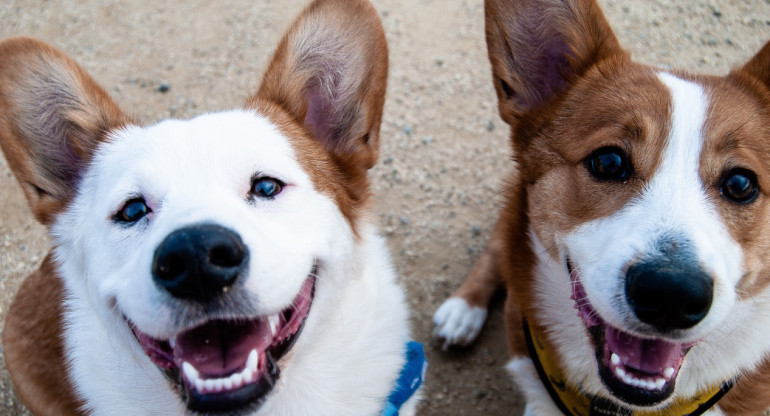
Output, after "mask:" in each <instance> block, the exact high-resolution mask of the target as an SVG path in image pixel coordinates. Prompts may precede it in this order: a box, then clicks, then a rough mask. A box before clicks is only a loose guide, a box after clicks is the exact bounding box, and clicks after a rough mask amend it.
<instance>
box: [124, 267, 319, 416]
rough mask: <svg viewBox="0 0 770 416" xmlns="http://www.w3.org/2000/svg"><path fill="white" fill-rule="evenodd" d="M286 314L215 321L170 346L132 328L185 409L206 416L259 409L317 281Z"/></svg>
mask: <svg viewBox="0 0 770 416" xmlns="http://www.w3.org/2000/svg"><path fill="white" fill-rule="evenodd" d="M313 275H314V274H313V273H311V276H309V277H308V278H307V280H306V281H305V282H304V283H303V285H302V288H301V289H300V291H299V294H298V295H297V296H296V297H295V299H294V301H293V302H292V304H291V305H290V306H289V307H287V308H286V309H284V310H283V311H281V312H279V313H277V314H274V315H270V316H260V317H256V318H254V319H250V320H211V321H208V322H206V323H204V324H202V325H200V326H197V327H195V328H192V329H189V330H185V331H182V332H180V333H179V334H177V335H176V336H175V337H174V338H172V339H170V340H158V339H154V338H152V337H150V336H148V335H146V334H144V333H142V332H141V331H139V330H138V329H137V328H136V326H135V325H133V324H131V323H130V322H129V325H130V326H131V329H132V330H133V332H134V334H135V335H136V338H137V340H139V343H140V344H141V346H142V348H143V349H144V351H145V353H146V354H147V356H148V357H149V358H150V360H152V362H153V363H155V364H156V365H157V366H158V367H160V368H161V369H162V370H164V371H165V373H166V375H167V376H168V377H169V378H170V379H171V380H172V381H173V382H174V383H176V385H177V386H178V387H179V390H180V393H181V396H182V398H183V400H185V401H186V404H187V408H188V409H190V410H192V411H195V412H202V413H219V412H231V411H236V410H239V409H243V408H247V407H256V406H259V405H260V404H261V403H262V401H263V399H264V397H265V396H266V395H267V393H269V392H270V390H271V389H272V388H273V385H274V384H275V383H276V381H277V379H278V375H279V368H278V365H277V361H278V360H279V359H280V358H281V357H283V355H284V354H286V352H287V351H288V350H289V349H290V348H291V346H292V344H293V343H294V341H295V340H296V338H297V335H298V334H299V333H300V331H301V329H302V327H303V324H304V323H305V319H306V318H307V315H308V312H309V311H310V305H311V303H312V300H313V295H314V291H315V277H314V276H313Z"/></svg>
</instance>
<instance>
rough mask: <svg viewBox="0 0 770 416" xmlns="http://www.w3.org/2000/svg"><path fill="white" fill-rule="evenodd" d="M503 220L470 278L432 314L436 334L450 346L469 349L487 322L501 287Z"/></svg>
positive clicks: (497, 225) (493, 233)
mask: <svg viewBox="0 0 770 416" xmlns="http://www.w3.org/2000/svg"><path fill="white" fill-rule="evenodd" d="M504 226H505V224H504V221H500V220H498V221H497V224H495V228H494V230H493V231H492V237H491V238H490V240H489V244H488V245H487V248H486V250H484V253H482V254H481V257H479V259H478V260H477V261H476V264H475V265H474V266H473V270H471V273H470V275H468V278H467V279H465V282H463V284H462V285H461V286H460V287H459V288H458V289H457V290H456V291H455V292H454V293H453V294H452V296H451V297H450V298H449V299H447V300H446V301H444V303H443V304H442V305H441V306H440V307H439V308H438V310H437V311H436V313H435V314H434V315H433V323H434V324H435V325H436V334H437V335H438V336H439V337H441V338H442V339H444V349H446V348H447V347H448V346H450V345H459V346H466V345H468V344H470V343H472V342H473V341H474V340H475V339H476V337H477V336H478V335H479V332H480V331H481V328H482V327H483V326H484V321H486V319H487V307H488V306H489V301H490V299H491V298H492V295H493V294H494V293H495V291H496V290H497V288H498V287H499V286H500V273H499V270H498V266H497V264H498V258H499V257H500V253H501V251H502V246H503V233H502V228H504Z"/></svg>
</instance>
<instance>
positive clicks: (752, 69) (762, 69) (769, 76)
mask: <svg viewBox="0 0 770 416" xmlns="http://www.w3.org/2000/svg"><path fill="white" fill-rule="evenodd" d="M736 71H737V72H739V73H742V74H745V75H748V76H750V77H752V78H754V79H755V80H757V81H759V82H761V83H762V84H764V86H765V88H767V89H768V90H770V42H767V43H765V46H763V47H762V49H760V50H759V52H757V54H756V55H754V57H753V58H751V60H750V61H749V62H747V63H746V65H744V66H743V67H742V68H739V69H736Z"/></svg>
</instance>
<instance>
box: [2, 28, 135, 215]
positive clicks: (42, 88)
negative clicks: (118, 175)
mask: <svg viewBox="0 0 770 416" xmlns="http://www.w3.org/2000/svg"><path fill="white" fill-rule="evenodd" d="M127 122H128V120H127V118H126V117H125V116H124V115H123V113H122V112H121V111H120V109H118V107H117V106H116V105H115V103H113V102H112V100H111V99H110V98H109V97H108V96H107V93H105V92H104V90H102V89H101V88H100V87H99V86H98V85H96V83H95V82H94V80H93V79H91V77H89V76H88V74H86V72H85V71H84V70H83V69H82V68H81V67H79V66H78V65H77V64H76V63H75V62H74V61H72V60H71V59H69V58H68V57H67V56H65V55H64V54H63V53H62V52H60V51H58V50H56V49H54V48H53V47H51V46H48V45H46V44H44V43H42V42H40V41H37V40H34V39H30V38H13V39H9V40H6V41H4V42H2V43H0V147H2V149H3V153H4V154H5V158H6V160H7V161H8V165H9V166H10V168H11V171H13V173H14V175H15V176H16V178H17V179H18V181H19V183H20V184H21V187H22V189H23V190H24V194H25V196H26V197H27V201H28V202H29V205H30V207H31V208H32V211H33V213H34V214H35V217H36V218H37V219H38V220H39V221H40V222H42V223H44V224H50V222H51V221H52V220H53V216H54V215H55V214H56V213H57V212H59V211H60V210H61V209H63V208H64V207H65V206H66V204H67V203H68V202H69V200H70V198H71V197H72V195H73V194H74V193H75V190H76V187H77V183H78V181H79V179H80V176H81V174H82V172H83V170H84V168H85V167H86V165H87V164H88V162H89V161H90V159H91V155H92V153H93V152H94V150H95V148H96V146H97V144H98V143H99V142H101V141H103V140H105V139H106V137H105V136H106V135H107V133H108V132H109V131H111V130H114V129H116V128H118V127H120V126H123V125H125V124H126V123H127Z"/></svg>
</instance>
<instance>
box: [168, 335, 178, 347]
mask: <svg viewBox="0 0 770 416" xmlns="http://www.w3.org/2000/svg"><path fill="white" fill-rule="evenodd" d="M168 345H170V346H171V349H174V345H176V338H171V339H170V340H168Z"/></svg>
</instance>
